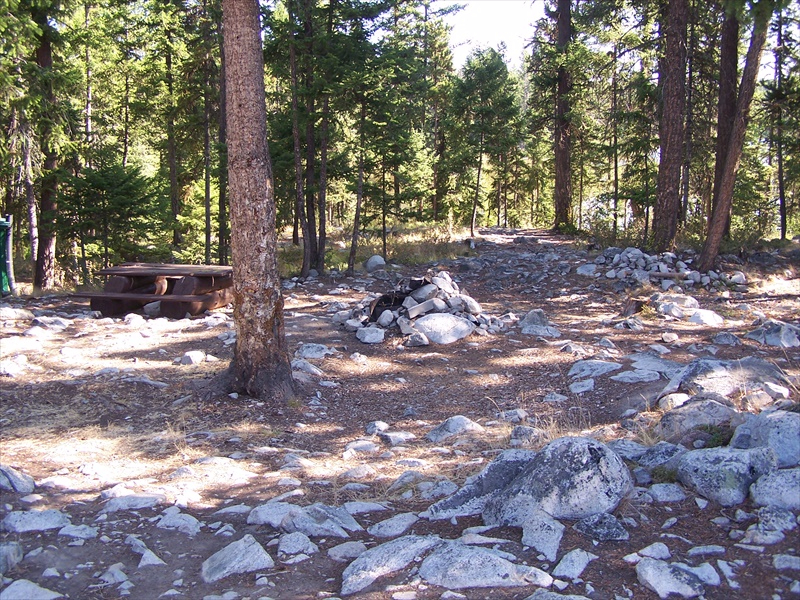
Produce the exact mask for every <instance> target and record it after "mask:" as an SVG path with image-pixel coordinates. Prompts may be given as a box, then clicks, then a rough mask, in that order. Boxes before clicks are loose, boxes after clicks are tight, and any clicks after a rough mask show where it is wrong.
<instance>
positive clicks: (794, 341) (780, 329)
mask: <svg viewBox="0 0 800 600" xmlns="http://www.w3.org/2000/svg"><path fill="white" fill-rule="evenodd" d="M744 337H746V338H748V339H751V340H755V341H757V342H758V343H759V344H764V345H766V346H775V347H777V348H796V347H797V346H800V327H797V326H796V325H792V324H790V323H784V322H783V321H777V320H774V319H770V320H768V321H765V322H764V323H763V324H762V325H761V326H760V327H757V328H756V329H754V330H753V331H751V332H750V333H747V334H745V336H744Z"/></svg>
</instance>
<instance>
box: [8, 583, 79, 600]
mask: <svg viewBox="0 0 800 600" xmlns="http://www.w3.org/2000/svg"><path fill="white" fill-rule="evenodd" d="M0 597H2V599H3V600H55V598H63V597H64V595H63V594H59V593H58V592H54V591H53V590H48V589H47V588H43V587H41V586H39V585H36V584H35V583H33V582H32V581H29V580H27V579H17V580H16V581H14V582H13V583H12V584H11V585H9V586H8V587H7V588H5V589H4V590H3V593H2V595H0Z"/></svg>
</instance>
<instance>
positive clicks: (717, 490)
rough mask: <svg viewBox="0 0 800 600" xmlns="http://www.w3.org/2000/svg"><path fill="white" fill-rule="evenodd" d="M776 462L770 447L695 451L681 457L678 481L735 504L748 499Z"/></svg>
mask: <svg viewBox="0 0 800 600" xmlns="http://www.w3.org/2000/svg"><path fill="white" fill-rule="evenodd" d="M776 462H777V461H776V459H775V454H774V453H773V452H772V450H769V449H768V448H756V449H752V450H738V449H735V448H708V449H703V450H694V451H692V452H687V453H686V454H684V455H683V456H682V457H681V459H680V462H679V463H678V480H679V481H680V482H681V483H682V484H684V485H685V486H687V487H689V488H691V489H693V490H695V491H696V492H697V493H698V494H700V495H701V496H704V497H706V498H708V499H709V500H713V501H715V502H718V503H719V504H721V505H723V506H735V505H737V504H741V503H742V502H744V500H745V498H746V497H747V493H748V490H749V489H750V486H751V485H752V484H753V483H754V482H755V481H756V480H757V479H758V478H759V477H761V476H762V475H766V474H767V473H769V472H770V471H772V470H773V469H775V466H776Z"/></svg>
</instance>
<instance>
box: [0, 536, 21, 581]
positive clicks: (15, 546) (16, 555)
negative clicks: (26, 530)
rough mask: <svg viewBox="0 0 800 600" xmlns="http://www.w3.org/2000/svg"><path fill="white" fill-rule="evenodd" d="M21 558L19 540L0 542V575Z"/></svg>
mask: <svg viewBox="0 0 800 600" xmlns="http://www.w3.org/2000/svg"><path fill="white" fill-rule="evenodd" d="M21 560H22V546H21V545H20V544H19V542H0V575H3V574H5V573H8V572H9V571H10V570H11V569H13V568H14V567H15V566H16V565H18V564H19V562H20V561H21Z"/></svg>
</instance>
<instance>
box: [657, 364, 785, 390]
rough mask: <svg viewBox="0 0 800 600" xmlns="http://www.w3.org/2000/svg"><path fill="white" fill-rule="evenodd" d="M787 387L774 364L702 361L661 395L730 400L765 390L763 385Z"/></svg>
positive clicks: (678, 375)
mask: <svg viewBox="0 0 800 600" xmlns="http://www.w3.org/2000/svg"><path fill="white" fill-rule="evenodd" d="M766 381H769V382H772V383H777V384H784V385H785V384H786V383H787V382H786V378H785V376H784V375H783V373H782V372H781V371H780V369H778V368H777V367H776V366H775V365H773V364H772V363H769V362H767V361H765V360H761V359H760V358H755V357H747V358H743V359H741V360H716V359H710V358H698V359H695V360H693V361H692V362H690V363H689V364H688V365H686V366H685V367H684V368H683V369H682V370H681V371H680V372H679V373H678V374H677V375H675V376H674V377H673V378H672V379H671V380H670V382H669V383H668V384H667V386H666V387H665V388H664V389H663V390H662V391H661V396H666V395H667V394H672V393H675V392H684V393H687V394H691V395H694V394H702V393H706V392H707V393H715V394H720V395H721V396H725V397H726V398H729V397H732V396H735V395H739V394H743V393H745V392H748V391H751V390H753V389H759V388H761V387H762V384H763V382H766Z"/></svg>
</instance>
